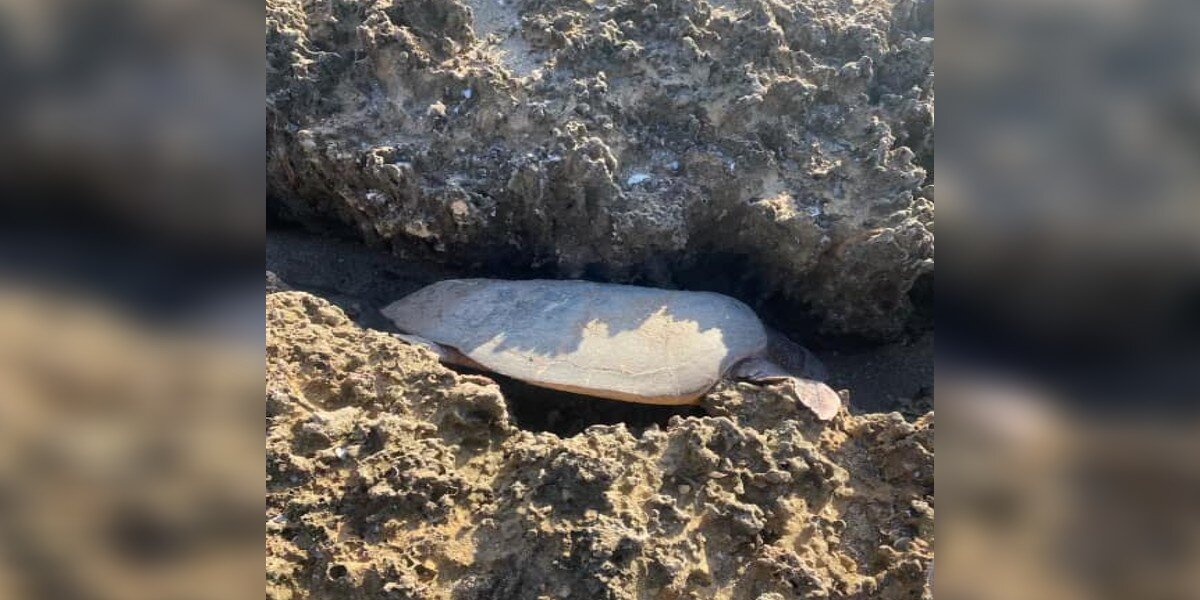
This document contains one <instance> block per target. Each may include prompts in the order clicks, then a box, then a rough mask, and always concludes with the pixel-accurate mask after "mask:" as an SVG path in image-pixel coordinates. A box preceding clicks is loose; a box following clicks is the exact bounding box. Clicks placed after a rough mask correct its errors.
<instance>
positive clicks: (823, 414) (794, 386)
mask: <svg viewBox="0 0 1200 600" xmlns="http://www.w3.org/2000/svg"><path fill="white" fill-rule="evenodd" d="M731 374H732V375H733V376H734V377H735V378H737V379H742V380H745V381H750V382H752V383H760V384H768V385H769V384H783V385H784V387H785V389H787V390H789V391H790V393H791V394H792V396H793V397H794V398H795V399H796V400H797V401H799V402H800V403H801V404H803V405H804V406H807V407H808V408H809V409H810V410H812V411H813V413H815V414H816V415H817V418H818V419H820V420H822V421H828V420H830V419H832V418H833V417H834V415H836V414H837V413H838V410H840V409H841V407H842V398H841V396H838V393H837V392H835V391H833V388H831V387H829V386H828V385H826V384H825V383H822V382H820V381H816V380H814V379H808V378H805V377H797V376H796V375H793V374H792V373H791V372H789V371H788V370H787V369H784V368H783V367H781V366H779V365H777V364H775V363H774V362H771V361H770V360H767V359H765V358H760V357H750V358H747V359H746V360H743V361H742V362H739V363H738V364H736V365H734V367H733V371H732V372H731Z"/></svg>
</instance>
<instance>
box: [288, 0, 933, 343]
mask: <svg viewBox="0 0 1200 600" xmlns="http://www.w3.org/2000/svg"><path fill="white" fill-rule="evenodd" d="M932 27H933V19H932V2H931V1H929V0H871V1H869V2H857V3H835V2H824V1H820V2H802V3H801V2H782V1H780V0H738V1H730V2H711V3H710V2H705V1H701V0H679V1H671V2H657V3H649V4H648V3H644V2H631V1H625V0H613V1H611V2H605V3H593V2H582V1H568V2H560V1H558V0H554V1H549V0H506V1H505V2H504V3H503V4H501V3H499V2H496V0H412V1H407V0H406V1H403V2H393V1H390V0H389V1H381V0H363V1H358V2H349V1H342V0H338V1H334V2H326V1H323V0H322V1H319V2H318V1H315V0H307V1H306V0H269V1H268V3H267V60H268V70H267V123H268V126H267V138H268V144H267V156H268V181H269V195H270V203H271V207H272V210H273V212H274V213H275V214H276V215H278V216H280V217H283V218H288V219H293V220H299V221H307V222H322V221H324V220H328V219H334V220H338V221H341V222H344V223H346V224H349V225H351V226H352V227H353V228H354V229H355V230H356V231H357V232H358V233H359V235H361V237H363V238H364V239H366V240H368V241H370V242H372V243H376V244H379V245H383V246H388V247H390V248H392V249H394V250H395V251H396V252H398V253H401V254H404V255H408V256H414V257H421V258H425V259H434V260H440V261H443V262H452V263H457V264H460V265H474V264H480V265H484V266H485V268H487V266H488V265H491V267H492V268H491V270H492V271H493V272H497V270H498V269H506V270H509V271H511V270H513V269H514V268H516V269H524V270H527V271H529V272H531V273H537V274H540V275H543V276H552V277H556V278H574V277H581V276H586V277H588V278H593V279H603V280H608V281H616V282H627V283H642V284H652V285H658V286H664V287H669V286H678V287H684V288H688V289H711V290H714V291H720V292H723V293H726V294H729V295H732V296H735V297H737V298H739V299H742V300H744V301H746V302H747V303H749V304H751V305H752V306H755V307H756V308H759V307H763V306H765V307H766V308H767V309H769V310H772V311H774V312H775V313H776V317H777V319H779V320H785V321H787V320H790V321H800V322H804V323H807V324H813V325H816V326H818V327H820V328H821V329H822V330H823V331H825V332H827V333H831V334H856V335H862V336H868V337H875V338H884V337H890V336H895V335H896V334H898V333H900V332H901V331H902V330H903V329H904V328H905V327H906V326H907V325H909V324H911V322H912V319H913V315H914V300H913V298H914V296H915V297H916V298H917V303H918V304H919V303H922V302H927V301H928V300H927V299H926V298H925V297H924V296H923V295H922V294H921V293H920V290H923V289H925V288H927V287H928V285H929V283H930V282H931V278H932V269H933V247H934V236H933V208H932V197H933V193H932V185H931V184H932V180H931V178H930V177H929V176H928V174H927V170H928V169H931V168H932V151H933V74H932V73H933V72H932V55H933V52H932V50H933V40H932V38H931V37H929V36H931V35H932ZM914 288H915V289H916V290H917V292H918V293H916V294H914Z"/></svg>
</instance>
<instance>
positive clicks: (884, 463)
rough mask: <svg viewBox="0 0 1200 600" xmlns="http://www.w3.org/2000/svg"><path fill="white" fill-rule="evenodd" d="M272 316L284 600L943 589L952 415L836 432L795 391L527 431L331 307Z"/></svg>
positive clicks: (470, 388) (488, 396) (494, 402)
mask: <svg viewBox="0 0 1200 600" xmlns="http://www.w3.org/2000/svg"><path fill="white" fill-rule="evenodd" d="M266 314H267V374H266V402H267V403H268V405H269V406H270V409H269V412H268V414H269V417H268V429H267V458H268V461H267V462H268V475H269V479H268V482H267V488H268V491H267V507H266V513H265V514H266V515H268V516H267V517H266V518H268V519H270V520H271V521H272V522H271V524H270V526H269V527H268V531H267V556H268V558H267V564H268V596H269V597H273V598H285V597H334V596H336V597H344V598H362V599H366V598H381V597H403V598H537V597H539V596H545V595H551V596H552V595H560V596H561V597H568V598H618V599H623V598H636V597H639V596H640V595H649V596H653V597H659V596H663V597H704V598H707V597H730V596H731V595H734V596H735V597H743V596H744V597H748V598H765V599H770V598H794V597H798V596H803V595H805V594H812V595H815V596H820V597H829V598H856V597H871V598H884V599H899V598H913V597H919V596H920V594H921V590H922V589H923V588H924V586H925V583H926V582H925V569H924V567H927V566H928V564H929V562H930V560H931V557H932V543H933V537H932V536H933V533H932V531H933V530H932V526H933V508H932V505H933V502H932V497H933V479H932V473H933V453H932V451H933V414H932V413H929V414H928V415H925V416H923V417H922V418H921V419H918V420H917V421H916V422H914V423H909V422H907V421H905V420H904V419H903V418H901V417H900V416H899V415H895V414H892V415H883V414H880V415H864V416H849V415H846V414H845V413H842V414H840V415H838V417H836V418H835V419H834V420H833V421H832V422H831V425H826V426H820V425H815V424H813V422H812V420H811V419H804V418H800V417H801V412H800V411H803V410H804V409H803V408H802V407H798V406H795V404H794V403H792V402H789V401H788V399H787V398H786V397H785V396H784V395H783V394H782V393H779V392H772V390H770V389H766V388H762V389H756V390H754V392H753V393H754V396H753V397H750V396H745V395H744V394H746V392H743V391H741V390H740V389H738V388H734V387H726V388H724V389H721V390H719V391H718V392H715V393H714V394H710V396H712V397H713V398H712V399H711V400H709V401H707V405H708V408H709V411H710V414H712V415H713V416H701V417H686V418H683V417H675V418H672V419H671V420H670V422H669V423H667V424H666V425H665V427H663V428H661V429H660V428H657V427H655V428H648V429H646V430H645V431H643V432H642V433H641V434H639V435H635V434H634V432H631V431H630V429H629V428H627V427H626V426H625V425H624V424H617V425H593V426H591V427H588V428H586V429H585V430H584V431H583V432H582V433H579V434H577V435H574V436H570V437H560V436H558V435H555V434H553V433H548V432H537V433H535V432H530V431H523V430H521V429H520V428H518V427H517V426H516V425H515V423H514V419H513V417H512V413H511V408H510V401H512V399H510V398H508V397H506V396H505V395H504V394H503V393H502V392H501V389H500V388H499V387H498V386H497V385H496V384H495V383H493V382H491V381H490V380H489V379H487V378H485V377H480V376H477V375H461V374H458V373H456V372H454V371H451V370H449V369H447V368H445V367H444V366H442V365H441V364H440V363H439V362H438V361H437V359H436V358H435V357H434V356H433V354H431V353H429V352H427V351H425V350H421V349H418V348H415V347H413V346H409V345H407V344H405V343H403V342H401V341H400V340H397V339H396V338H394V337H392V336H391V335H389V334H386V333H383V332H379V331H373V330H368V329H361V328H359V327H358V326H357V325H355V324H353V323H352V322H351V321H350V320H349V319H348V318H347V317H346V316H345V315H344V314H343V313H342V312H341V310H340V309H338V308H337V307H335V306H333V305H331V304H329V303H328V302H326V301H324V300H321V299H318V298H316V297H314V296H311V295H309V294H307V293H303V292H279V293H274V294H269V295H268V296H267V298H266ZM760 405H761V407H765V409H764V410H765V412H764V411H762V410H760ZM331 449H332V450H331ZM336 449H343V451H344V452H345V453H346V456H347V459H346V460H340V459H338V458H337V456H335V452H336ZM863 465H872V466H871V467H870V468H863ZM876 467H878V468H876ZM911 471H917V472H919V473H920V475H919V476H917V477H913V476H911V475H910V474H909V473H910V472H911ZM914 506H919V507H922V509H921V510H914V509H913V508H912V507H914ZM271 515H284V516H285V519H283V520H280V519H278V518H274V519H272V518H271ZM913 565H920V566H922V568H920V569H918V568H910V567H911V566H913ZM735 588H736V590H737V593H736V594H734V589H735Z"/></svg>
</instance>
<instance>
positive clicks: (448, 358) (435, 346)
mask: <svg viewBox="0 0 1200 600" xmlns="http://www.w3.org/2000/svg"><path fill="white" fill-rule="evenodd" d="M392 335H394V336H396V338H397V339H400V340H402V341H404V342H407V343H408V344H411V345H413V346H420V347H422V348H425V349H426V350H429V351H430V352H433V353H434V354H436V355H437V357H438V360H440V361H442V362H443V363H446V364H448V365H458V366H460V367H468V368H471V369H478V370H480V371H487V370H488V369H486V368H484V367H483V365H480V364H479V363H477V362H475V361H473V360H471V359H470V358H467V357H466V356H465V355H464V354H463V353H462V352H459V351H458V349H457V348H454V347H453V346H447V345H445V344H439V343H437V342H433V341H430V340H427V339H425V338H423V337H421V336H419V335H411V334H407V333H393V334H392Z"/></svg>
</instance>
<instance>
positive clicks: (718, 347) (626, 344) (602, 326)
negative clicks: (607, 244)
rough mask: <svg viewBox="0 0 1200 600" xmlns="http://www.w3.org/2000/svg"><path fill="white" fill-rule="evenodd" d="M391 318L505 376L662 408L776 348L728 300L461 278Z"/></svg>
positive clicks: (403, 305)
mask: <svg viewBox="0 0 1200 600" xmlns="http://www.w3.org/2000/svg"><path fill="white" fill-rule="evenodd" d="M382 312H383V314H384V316H386V317H387V318H389V319H391V320H392V321H393V322H395V324H396V326H397V327H399V328H400V329H401V330H402V331H404V332H406V333H410V334H414V335H417V336H420V337H423V338H425V339H427V340H430V341H433V342H437V343H438V344H442V345H446V346H452V347H453V348H455V349H456V350H458V351H459V352H460V353H462V354H463V355H465V356H466V357H467V358H469V359H471V360H472V361H474V362H476V363H478V364H479V365H481V366H483V367H485V368H486V369H489V370H491V371H495V372H497V373H500V374H502V375H507V376H509V377H512V378H514V379H519V380H522V381H526V382H529V383H532V384H535V385H539V386H543V387H550V388H555V389H561V390H566V391H572V392H577V393H583V394H590V395H593V396H600V397H604V398H613V399H618V400H628V401H634V402H646V403H654V404H686V403H690V402H692V401H694V400H695V399H696V398H698V397H699V396H701V395H702V394H704V393H705V392H706V391H708V390H709V388H711V387H712V386H713V384H715V383H716V382H717V381H718V380H719V379H721V377H723V376H724V375H725V373H726V372H727V371H728V370H729V368H730V367H731V366H733V365H734V364H736V363H737V362H738V361H741V360H742V359H744V358H747V357H749V356H754V355H757V354H761V353H762V352H763V351H764V350H765V348H766V345H767V335H766V332H765V330H764V329H763V325H762V323H761V322H760V321H759V320H758V317H757V316H756V315H755V314H754V311H753V310H751V309H750V307H748V306H746V305H745V304H743V303H741V302H739V301H737V300H735V299H733V298H730V297H728V296H723V295H721V294H715V293H711V292H685V291H675V290H663V289H655V288H645V287H637V286H630V285H616V284H605V283H594V282H590V281H557V280H526V281H507V280H499V279H451V280H446V281H441V282H438V283H435V284H433V285H430V286H428V287H425V288H422V289H421V290H419V291H417V292H416V293H413V294H412V295H409V296H407V297H405V298H403V299H401V300H399V301H397V302H395V303H393V304H391V305H389V306H388V307H386V308H384V309H383V311H382Z"/></svg>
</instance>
